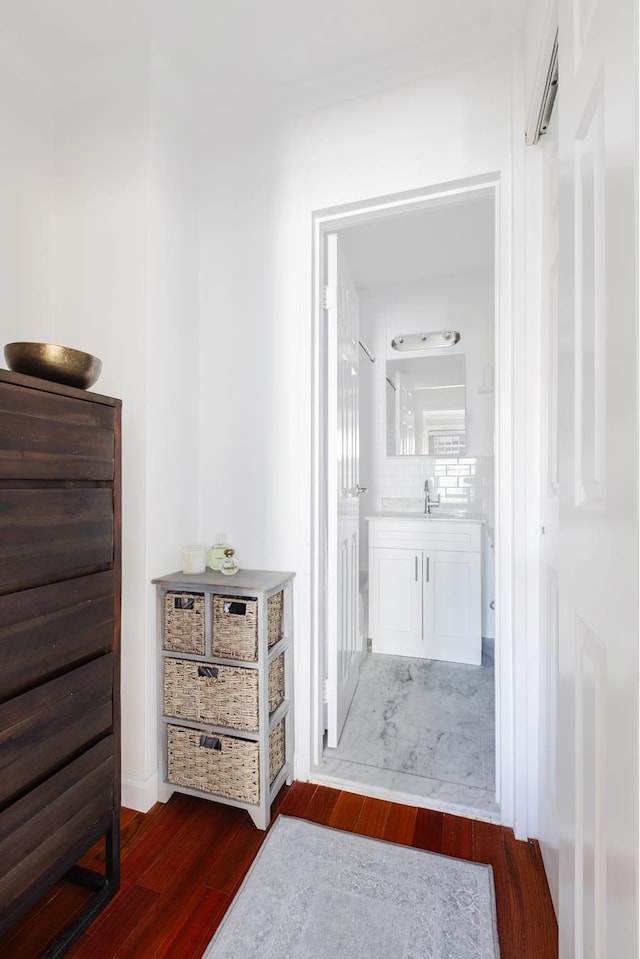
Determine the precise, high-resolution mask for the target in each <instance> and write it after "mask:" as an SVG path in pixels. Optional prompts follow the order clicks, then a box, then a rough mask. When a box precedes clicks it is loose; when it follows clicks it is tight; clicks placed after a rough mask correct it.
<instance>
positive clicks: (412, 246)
mask: <svg viewBox="0 0 640 959" xmlns="http://www.w3.org/2000/svg"><path fill="white" fill-rule="evenodd" d="M340 237H341V241H342V245H343V249H344V252H345V256H346V259H347V262H348V264H349V270H350V272H351V275H352V277H353V280H354V282H355V284H356V287H357V288H358V289H359V290H363V289H373V288H376V287H381V286H389V285H394V284H406V283H415V282H418V281H420V280H432V279H436V278H438V277H444V276H452V275H455V274H458V273H475V272H478V271H484V270H492V269H493V266H494V205H493V198H492V196H490V195H489V196H488V195H482V196H475V197H470V196H469V194H467V195H465V197H464V198H463V199H460V198H456V199H455V200H451V201H449V202H446V203H438V204H437V205H436V204H434V205H432V206H429V207H427V208H425V209H424V210H421V211H419V212H415V213H407V214H403V215H398V214H396V215H395V216H391V217H388V218H386V219H384V220H374V221H372V222H369V223H364V224H362V225H360V226H354V227H348V228H346V229H343V230H341V231H340Z"/></svg>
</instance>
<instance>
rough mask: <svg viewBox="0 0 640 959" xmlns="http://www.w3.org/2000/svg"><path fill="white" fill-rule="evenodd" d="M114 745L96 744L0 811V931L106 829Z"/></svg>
mask: <svg viewBox="0 0 640 959" xmlns="http://www.w3.org/2000/svg"><path fill="white" fill-rule="evenodd" d="M114 775H115V742H114V738H113V736H108V737H107V738H106V739H104V740H102V741H101V742H99V743H97V744H96V745H95V746H93V747H92V748H91V749H89V750H88V751H87V752H86V753H84V754H83V755H82V756H80V757H79V758H77V759H75V760H74V761H73V762H71V763H70V764H69V765H68V766H65V767H64V768H63V769H61V770H60V772H58V773H56V774H55V775H54V776H52V777H51V779H48V780H47V781H46V782H44V783H42V784H41V785H39V786H37V787H36V788H35V789H33V790H32V791H31V792H29V793H27V794H26V795H25V796H23V797H22V798H21V799H19V800H18V801H17V802H15V803H14V804H13V805H11V806H9V808H8V809H5V810H3V811H2V812H0V863H2V870H1V871H0V933H1V932H2V931H3V929H5V928H7V927H8V926H9V925H10V924H11V922H12V921H13V919H14V918H15V916H16V915H17V914H18V913H19V911H20V909H21V907H22V905H23V903H24V902H25V901H27V900H28V899H29V897H30V896H33V895H34V893H37V892H38V890H39V888H40V889H41V886H42V881H43V878H46V879H48V881H49V882H55V880H56V879H59V878H61V877H62V876H63V875H64V873H65V872H67V870H68V869H69V868H70V867H71V866H72V865H73V864H74V863H75V862H77V860H78V859H79V858H80V856H82V854H83V853H84V852H85V851H86V850H87V849H88V848H89V847H90V846H91V845H92V843H93V842H96V841H97V840H98V838H99V837H100V834H101V833H102V834H104V830H105V829H106V828H108V825H109V817H110V815H111V814H112V811H113V808H114V798H115V797H114V792H113V780H114Z"/></svg>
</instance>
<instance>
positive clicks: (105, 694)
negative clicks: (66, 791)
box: [0, 653, 113, 805]
mask: <svg viewBox="0 0 640 959" xmlns="http://www.w3.org/2000/svg"><path fill="white" fill-rule="evenodd" d="M112 692H113V656H112V655H111V654H110V653H109V654H107V655H106V656H101V657H100V658H99V659H96V660H93V661H92V662H90V663H87V664H86V665H84V666H80V667H79V668H78V669H74V670H72V671H71V672H70V673H65V675H64V676H60V677H58V679H54V680H52V681H51V682H49V683H44V684H43V685H42V686H38V687H36V688H35V689H32V690H30V691H29V692H28V693H24V694H23V695H22V696H17V697H16V698H15V699H10V700H9V701H8V702H6V703H4V704H3V705H2V706H0V805H1V804H3V803H5V802H7V801H9V800H11V799H13V798H15V797H16V796H18V795H20V794H21V793H22V792H24V791H25V790H26V789H28V788H29V787H30V786H32V785H34V784H35V783H37V782H39V781H41V780H42V779H44V778H45V777H46V776H48V775H50V774H51V773H52V772H55V771H56V770H57V769H59V768H60V767H61V766H62V765H63V764H64V763H66V762H68V761H69V760H70V759H71V758H72V757H73V756H74V755H77V753H78V752H79V751H80V750H82V749H83V748H84V747H85V746H87V745H88V744H89V743H92V742H94V741H95V740H96V739H99V738H100V737H101V736H105V735H106V734H108V733H109V732H110V731H111V727H112V722H113V709H112V702H111V697H112Z"/></svg>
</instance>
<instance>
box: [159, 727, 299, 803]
mask: <svg viewBox="0 0 640 959" xmlns="http://www.w3.org/2000/svg"><path fill="white" fill-rule="evenodd" d="M283 765H284V720H281V721H280V722H279V723H278V725H277V726H276V727H275V728H274V729H273V730H272V732H271V735H270V736H269V782H273V780H274V779H275V778H276V776H277V775H278V773H279V772H280V770H281V769H282V766H283ZM167 780H168V782H170V783H173V784H174V785H175V786H189V787H190V788H191V789H198V790H200V791H201V792H207V793H213V794H214V795H217V796H224V797H225V798H227V799H238V800H240V801H242V802H247V803H259V802H260V755H259V747H258V743H255V742H250V741H249V740H246V739H236V738H235V737H234V736H216V735H215V734H211V735H208V734H204V733H202V731H201V730H199V729H187V728H185V727H184V726H173V725H171V724H169V725H167Z"/></svg>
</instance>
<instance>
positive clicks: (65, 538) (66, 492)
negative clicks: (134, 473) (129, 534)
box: [0, 488, 114, 593]
mask: <svg viewBox="0 0 640 959" xmlns="http://www.w3.org/2000/svg"><path fill="white" fill-rule="evenodd" d="M113 531H114V520H113V492H112V491H111V490H110V489H95V488H89V489H0V592H2V593H6V592H9V591H10V590H12V589H18V588H20V589H24V588H25V586H29V585H30V584H33V585H34V586H35V585H37V584H38V583H43V584H44V583H45V582H54V581H56V580H60V579H65V578H67V577H70V576H74V575H80V574H81V573H82V572H83V571H86V570H92V569H94V568H95V567H97V566H98V567H99V566H108V565H110V564H111V563H113Z"/></svg>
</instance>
